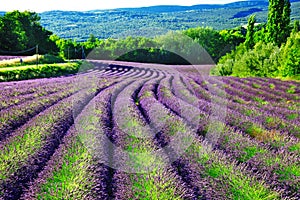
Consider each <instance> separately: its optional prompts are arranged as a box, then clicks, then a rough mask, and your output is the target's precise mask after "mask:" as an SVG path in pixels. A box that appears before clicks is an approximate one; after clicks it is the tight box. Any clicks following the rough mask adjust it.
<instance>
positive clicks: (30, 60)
mask: <svg viewBox="0 0 300 200" xmlns="http://www.w3.org/2000/svg"><path fill="white" fill-rule="evenodd" d="M21 58H22V62H21V60H20V59H21ZM37 61H38V63H39V64H54V63H64V62H65V61H64V60H63V59H62V58H60V57H57V56H54V55H50V54H46V55H33V56H26V57H20V58H14V59H10V60H2V61H0V68H6V67H17V66H25V65H34V64H36V62H37Z"/></svg>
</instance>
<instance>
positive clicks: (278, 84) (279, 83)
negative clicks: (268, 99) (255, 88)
mask: <svg viewBox="0 0 300 200" xmlns="http://www.w3.org/2000/svg"><path fill="white" fill-rule="evenodd" d="M244 80H247V81H255V82H259V83H262V85H265V86H269V85H270V84H274V86H275V88H276V89H278V90H280V91H283V92H286V91H287V89H289V88H290V87H291V86H300V84H299V83H298V82H297V81H283V80H280V79H275V78H259V77H255V78H244Z"/></svg>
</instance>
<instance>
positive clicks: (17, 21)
mask: <svg viewBox="0 0 300 200" xmlns="http://www.w3.org/2000/svg"><path fill="white" fill-rule="evenodd" d="M39 20H40V17H39V16H38V14H37V13H35V12H29V11H25V12H20V11H12V12H7V13H5V15H4V16H3V17H0V46H1V48H2V49H3V50H6V51H10V52H17V51H22V50H25V49H29V48H31V47H35V46H36V45H39V53H42V54H45V53H56V52H57V51H58V49H57V46H56V45H55V43H54V42H53V41H52V40H50V36H51V35H52V32H50V31H48V30H46V29H45V28H43V27H42V26H41V25H40V23H39ZM34 52H35V51H34V50H33V51H30V52H27V53H28V54H33V53H34Z"/></svg>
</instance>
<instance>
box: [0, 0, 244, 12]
mask: <svg viewBox="0 0 300 200" xmlns="http://www.w3.org/2000/svg"><path fill="white" fill-rule="evenodd" d="M237 1H242V0H211V1H209V0H188V1H182V0H164V1H163V2H162V1H160V0H153V1H151V2H147V1H136V0H126V1H121V0H111V1H109V2H106V3H105V4H103V3H101V2H99V1H93V0H84V1H80V0H73V1H72V2H71V1H66V0H52V1H50V2H49V3H48V2H46V1H36V0H11V1H7V2H5V4H2V5H1V8H0V11H13V10H20V11H24V10H30V11H35V12H45V11H51V10H63V11H89V10H97V9H99V10H102V9H103V10H104V9H115V8H136V7H148V6H158V5H180V6H192V5H198V4H226V3H232V2H237Z"/></svg>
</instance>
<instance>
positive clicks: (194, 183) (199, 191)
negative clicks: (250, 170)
mask: <svg viewBox="0 0 300 200" xmlns="http://www.w3.org/2000/svg"><path fill="white" fill-rule="evenodd" d="M152 100H153V99H152ZM146 105H148V106H149V105H151V107H153V105H155V104H154V101H153V102H152V103H148V104H146ZM148 109H153V108H148ZM146 110H147V109H146ZM156 110H163V108H160V109H156ZM150 115H151V114H150ZM155 116H157V115H155ZM152 117H154V116H153V115H152ZM177 122H178V123H180V121H177ZM181 123H182V124H181V126H179V127H178V129H181V131H182V132H187V129H188V128H187V127H186V126H184V123H183V122H181ZM167 127H172V125H168V126H167ZM184 129H185V130H184ZM192 141H194V140H192ZM196 152H198V151H194V153H196ZM215 158H218V157H217V156H215V157H214V159H212V162H214V163H215V164H219V163H218V159H215ZM179 160H181V161H179V163H185V164H186V165H187V166H185V167H186V168H188V169H187V171H188V172H189V175H188V177H189V178H186V179H187V180H189V185H190V186H191V187H192V188H193V189H194V191H196V192H194V194H195V193H196V194H198V195H200V196H197V198H201V197H202V198H212V196H210V195H212V194H216V193H217V194H218V195H217V196H218V197H219V199H220V198H228V196H229V195H231V194H230V191H229V192H228V191H227V192H228V193H229V194H228V193H226V192H224V193H219V192H217V190H216V188H214V187H211V188H210V189H211V190H212V191H207V189H208V188H207V187H206V189H205V190H203V187H201V186H203V185H201V184H200V185H199V183H201V182H202V181H203V182H205V181H204V180H202V177H201V176H200V177H197V180H196V181H192V180H193V175H195V174H197V172H198V173H199V172H200V173H201V171H198V170H199V168H195V170H193V168H192V167H191V166H189V165H188V163H191V162H186V161H185V159H184V157H183V158H182V159H179ZM177 162H178V161H177ZM192 162H193V163H195V162H194V161H192ZM227 162H228V161H227ZM222 164H223V163H222ZM227 165H228V164H227ZM197 166H199V165H197ZM221 166H222V165H221ZM231 166H232V167H234V165H231ZM180 167H182V165H181V166H180ZM226 167H228V166H224V170H225V169H226ZM237 169H238V170H237ZM207 170H209V167H207V168H206V169H205V171H207ZM241 171H242V170H240V169H239V168H238V167H235V170H233V171H232V172H235V174H238V173H241V175H239V176H238V175H237V177H238V178H240V179H241V180H239V181H241V182H242V183H243V184H245V183H246V182H247V178H243V179H242V177H244V176H245V175H246V174H247V173H246V172H241ZM230 175H231V174H226V177H225V178H228V177H229V176H230ZM227 176H228V177H227ZM226 181H227V180H226ZM203 182H202V183H203ZM212 182H213V183H214V184H216V182H218V181H217V180H215V179H212ZM253 182H256V183H255V184H254V183H252V184H253V185H256V186H257V187H260V188H261V189H262V190H264V191H265V192H266V194H268V195H270V194H272V195H274V196H275V195H276V196H277V193H276V192H272V191H270V190H269V189H268V188H267V186H265V185H263V184H261V183H259V182H258V181H254V180H253ZM257 182H258V183H257ZM227 183H228V181H227ZM229 183H230V182H229ZM227 185H228V184H227ZM241 185H242V184H241ZM206 186H207V185H206ZM248 186H249V185H248ZM219 187H221V189H223V191H226V189H227V188H224V187H222V185H219ZM245 190H246V189H245ZM245 193H248V195H249V193H250V192H249V191H247V192H245ZM254 197H255V196H253V198H254Z"/></svg>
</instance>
